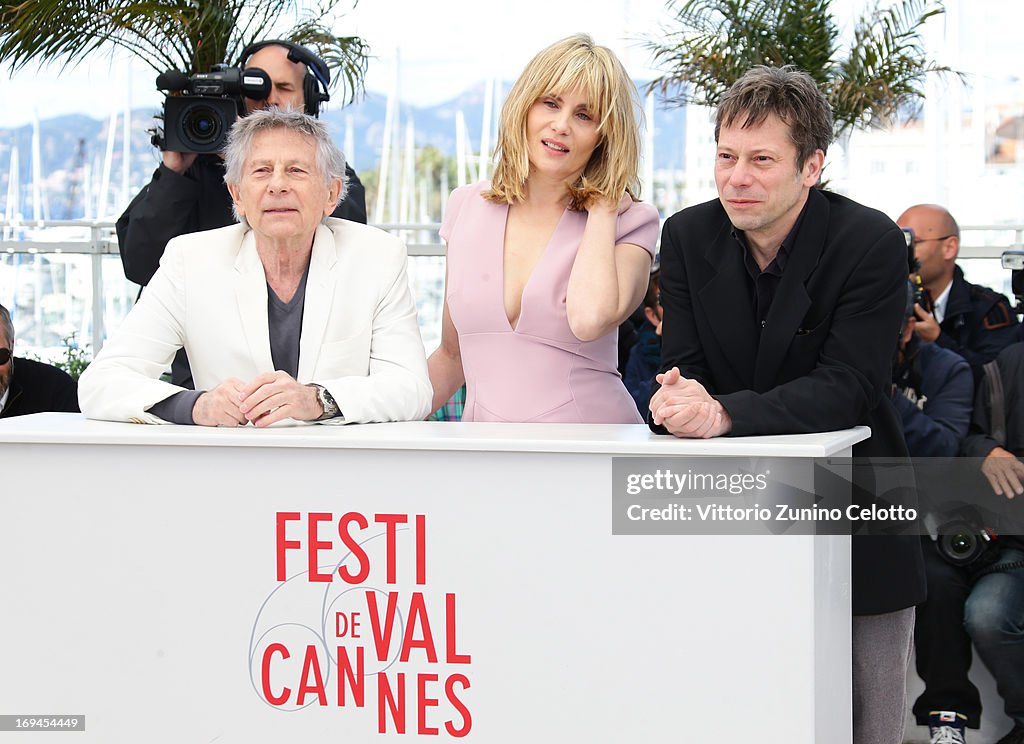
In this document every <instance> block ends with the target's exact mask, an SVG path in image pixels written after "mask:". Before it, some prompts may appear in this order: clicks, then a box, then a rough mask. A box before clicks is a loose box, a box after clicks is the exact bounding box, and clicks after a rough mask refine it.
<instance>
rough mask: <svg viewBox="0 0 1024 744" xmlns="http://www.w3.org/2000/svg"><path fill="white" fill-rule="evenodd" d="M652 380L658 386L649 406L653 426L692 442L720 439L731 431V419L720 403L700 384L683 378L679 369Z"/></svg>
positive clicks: (674, 368)
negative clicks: (655, 381)
mask: <svg viewBox="0 0 1024 744" xmlns="http://www.w3.org/2000/svg"><path fill="white" fill-rule="evenodd" d="M655 379H657V381H658V383H659V384H660V385H661V389H660V390H658V392H656V393H655V394H654V395H653V396H652V397H651V403H650V407H651V415H652V419H653V420H654V423H655V424H659V425H661V426H664V427H665V428H666V429H667V430H668V431H669V432H670V433H672V434H675V435H676V436H677V437H690V438H694V439H710V438H711V437H720V436H722V435H723V434H728V433H729V431H730V430H731V429H732V419H731V418H729V414H728V412H726V410H725V408H724V407H723V406H722V404H721V403H719V402H718V401H717V400H715V399H714V398H712V397H711V395H710V394H708V391H707V390H705V389H704V386H703V385H701V384H700V383H699V382H697V381H696V380H689V379H687V378H685V377H683V376H682V374H680V372H679V368H678V367H673V368H672V369H670V370H669V371H668V372H663V373H661V374H659V375H658V376H657V377H656V378H655Z"/></svg>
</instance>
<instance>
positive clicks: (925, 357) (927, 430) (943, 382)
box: [893, 282, 974, 457]
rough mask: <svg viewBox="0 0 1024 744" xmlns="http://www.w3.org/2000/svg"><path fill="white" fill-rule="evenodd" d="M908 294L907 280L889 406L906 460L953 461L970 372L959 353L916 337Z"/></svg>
mask: <svg viewBox="0 0 1024 744" xmlns="http://www.w3.org/2000/svg"><path fill="white" fill-rule="evenodd" d="M914 295H915V293H914V285H913V283H912V282H907V306H906V310H905V311H904V315H903V330H902V332H901V334H900V343H899V347H898V349H897V351H896V359H895V363H894V365H893V405H894V406H895V408H896V412H897V413H898V414H899V416H900V423H901V424H902V425H903V438H904V439H906V440H907V450H908V451H909V452H910V456H911V457H955V456H956V455H957V454H958V453H959V452H960V445H961V443H962V442H963V439H964V437H965V436H966V435H967V427H968V425H969V424H970V420H971V403H972V400H973V397H974V383H973V380H972V377H971V368H970V367H969V366H968V365H967V362H965V361H964V359H963V357H961V356H960V355H959V354H955V353H954V352H952V351H950V350H949V349H943V348H942V347H941V346H938V345H937V344H933V343H928V342H927V341H922V340H921V338H920V337H919V336H918V335H917V333H916V332H915V327H916V323H917V318H916V316H915V307H914V306H915V304H916V303H915V302H914Z"/></svg>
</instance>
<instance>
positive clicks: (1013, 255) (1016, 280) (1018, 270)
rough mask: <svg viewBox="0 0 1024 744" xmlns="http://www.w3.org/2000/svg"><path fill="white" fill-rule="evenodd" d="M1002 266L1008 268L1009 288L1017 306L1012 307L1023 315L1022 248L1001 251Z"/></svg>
mask: <svg viewBox="0 0 1024 744" xmlns="http://www.w3.org/2000/svg"><path fill="white" fill-rule="evenodd" d="M1002 261H1003V268H1004V269H1009V270H1010V289H1011V291H1012V292H1013V296H1014V298H1015V299H1016V300H1017V306H1016V307H1015V308H1013V309H1014V312H1016V313H1017V314H1018V315H1024V250H1021V249H1019V248H1011V249H1010V250H1008V251H1003V255H1002Z"/></svg>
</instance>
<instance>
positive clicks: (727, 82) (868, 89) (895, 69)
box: [645, 0, 962, 137]
mask: <svg viewBox="0 0 1024 744" xmlns="http://www.w3.org/2000/svg"><path fill="white" fill-rule="evenodd" d="M668 8H669V10H670V12H673V13H674V16H675V23H674V24H673V26H672V27H670V28H666V29H663V31H662V34H661V35H659V36H658V37H648V38H647V39H646V40H645V45H646V46H647V47H648V49H650V50H651V51H652V54H653V57H654V61H655V64H656V65H657V66H658V67H659V68H660V69H663V70H665V72H664V74H662V75H660V76H659V77H657V78H656V79H655V80H654V81H653V82H651V83H650V84H649V86H648V89H649V90H660V91H661V92H662V93H663V94H664V95H665V96H666V98H667V101H668V103H669V105H681V104H685V103H697V104H702V105H705V106H715V105H717V103H718V101H719V99H720V98H721V97H722V95H723V94H724V93H725V91H727V90H728V89H729V87H730V86H731V85H732V84H733V83H734V82H736V80H737V79H738V78H739V77H740V76H741V75H742V74H743V73H744V72H746V71H747V70H748V69H750V68H751V67H753V66H755V65H771V66H782V65H794V66H796V67H798V68H799V69H801V70H804V71H805V72H807V73H808V74H809V75H810V76H811V77H812V78H814V80H815V82H816V83H817V84H818V86H819V87H820V88H821V90H822V91H823V92H824V93H825V95H826V96H827V98H828V100H829V103H830V104H831V105H832V111H833V118H834V121H835V133H836V136H837V137H842V136H844V135H847V134H849V132H850V131H852V130H853V129H855V128H868V127H877V126H884V125H887V124H891V123H892V122H894V121H895V120H896V119H897V118H898V117H899V116H901V115H905V114H909V115H914V114H916V113H917V112H918V110H919V109H920V104H921V101H922V100H923V99H924V81H925V78H926V77H927V76H928V75H929V74H933V73H937V74H945V73H952V74H954V75H955V76H957V77H958V78H961V79H962V75H961V74H960V73H957V72H955V71H953V70H951V69H950V68H948V67H945V66H941V65H938V64H936V63H935V62H933V61H931V60H929V59H928V58H927V56H926V55H925V52H924V47H923V44H922V40H921V28H922V26H923V25H924V24H925V22H926V21H928V19H929V18H932V17H934V16H937V15H940V14H942V13H944V12H945V9H944V7H943V6H942V3H941V2H936V1H935V0H903V2H901V3H899V4H897V5H894V6H892V7H887V8H881V7H878V6H875V7H874V8H872V9H871V10H870V11H868V12H867V13H866V14H865V15H863V16H861V17H860V18H859V19H858V20H857V22H856V23H855V25H854V28H853V33H852V35H851V38H850V42H849V44H848V46H847V47H846V48H845V50H844V48H843V46H842V45H841V43H840V33H839V27H838V26H837V24H836V21H835V18H834V17H833V15H832V0H687V1H686V2H682V3H679V2H676V1H675V0H670V2H669V4H668Z"/></svg>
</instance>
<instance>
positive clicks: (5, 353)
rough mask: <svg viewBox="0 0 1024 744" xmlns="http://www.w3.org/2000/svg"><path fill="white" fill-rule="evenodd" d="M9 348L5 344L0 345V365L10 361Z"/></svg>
mask: <svg viewBox="0 0 1024 744" xmlns="http://www.w3.org/2000/svg"><path fill="white" fill-rule="evenodd" d="M11 356H12V355H11V350H10V349H8V348H7V347H6V346H3V347H0V367H2V366H4V365H5V364H7V362H9V361H11Z"/></svg>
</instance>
